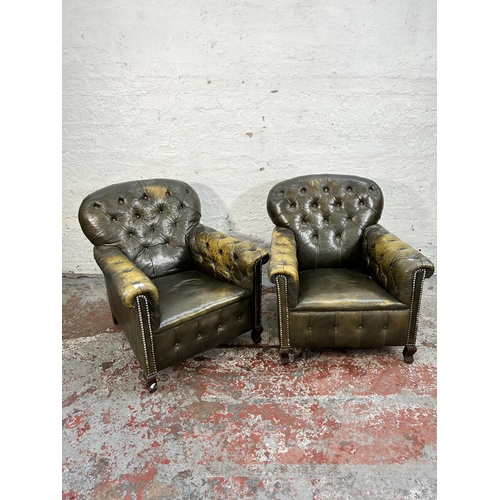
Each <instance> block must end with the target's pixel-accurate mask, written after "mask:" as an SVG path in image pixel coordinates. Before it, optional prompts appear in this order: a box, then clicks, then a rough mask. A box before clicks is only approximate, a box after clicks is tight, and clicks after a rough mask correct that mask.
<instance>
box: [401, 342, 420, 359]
mask: <svg viewBox="0 0 500 500" xmlns="http://www.w3.org/2000/svg"><path fill="white" fill-rule="evenodd" d="M416 352H417V348H416V347H415V346H414V345H405V347H404V349H403V357H404V360H405V361H406V363H413V355H414V354H415V353H416Z"/></svg>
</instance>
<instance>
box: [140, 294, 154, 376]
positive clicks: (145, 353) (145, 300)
mask: <svg viewBox="0 0 500 500" xmlns="http://www.w3.org/2000/svg"><path fill="white" fill-rule="evenodd" d="M141 298H143V299H144V304H145V308H146V316H147V319H148V329H149V336H150V341H151V353H152V356H153V368H154V371H153V372H152V373H151V371H150V368H149V361H148V349H147V345H146V332H145V331H144V322H143V320H142V314H141V308H140V299H141ZM137 312H138V314H139V322H140V324H141V336H142V347H143V349H144V358H145V360H146V370H147V372H148V373H147V376H148V377H152V376H153V375H156V373H157V370H156V359H155V352H154V348H153V345H154V344H153V331H152V330H151V316H150V315H149V307H148V301H147V299H146V297H145V296H144V295H138V296H137Z"/></svg>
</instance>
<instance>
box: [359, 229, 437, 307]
mask: <svg viewBox="0 0 500 500" xmlns="http://www.w3.org/2000/svg"><path fill="white" fill-rule="evenodd" d="M362 252H363V259H364V260H365V264H366V270H367V272H368V274H369V275H370V276H371V277H372V278H373V279H374V280H376V281H377V283H378V284H379V285H381V286H382V287H384V288H385V289H386V290H387V291H388V292H389V293H390V294H391V295H393V296H394V297H396V298H397V299H398V300H400V301H401V302H403V303H404V304H408V305H410V303H411V300H412V290H413V280H414V277H415V273H416V272H417V271H422V272H423V278H424V279H425V278H430V277H431V276H432V275H433V274H434V264H433V263H432V262H431V261H430V260H429V259H428V258H427V257H425V256H424V255H422V254H421V253H420V252H419V251H418V250H415V249H414V248H413V247H411V246H410V245H409V244H408V243H405V242H404V241H402V240H400V239H399V238H398V237H396V236H394V235H393V234H391V233H390V232H389V231H388V230H387V229H385V228H384V227H382V226H381V225H380V224H375V225H373V226H369V227H367V228H366V229H365V231H364V233H363V251H362Z"/></svg>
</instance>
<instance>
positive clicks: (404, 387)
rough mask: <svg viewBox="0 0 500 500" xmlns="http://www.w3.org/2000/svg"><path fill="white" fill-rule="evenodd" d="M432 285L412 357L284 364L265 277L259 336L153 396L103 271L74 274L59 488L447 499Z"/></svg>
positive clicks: (135, 493)
mask: <svg viewBox="0 0 500 500" xmlns="http://www.w3.org/2000/svg"><path fill="white" fill-rule="evenodd" d="M264 272H266V271H265V270H264ZM425 285H426V286H425V289H424V294H423V304H422V308H421V317H420V323H419V335H418V339H417V347H418V351H417V353H416V355H415V362H414V363H413V364H412V365H408V364H406V363H404V362H403V357H402V348H400V347H388V348H383V349H377V350H374V349H357V350H356V349H352V350H351V349H337V350H304V351H298V350H297V351H295V355H296V356H295V358H294V360H293V361H292V363H291V364H290V365H288V366H282V365H281V364H280V363H279V362H278V354H277V349H276V346H277V343H278V337H277V325H276V300H275V295H274V289H273V287H272V286H271V284H270V283H269V281H267V279H266V278H264V286H263V309H264V311H263V324H264V333H263V342H262V344H261V345H260V346H258V347H255V346H254V344H253V343H252V341H251V339H250V335H249V334H245V335H243V336H241V337H239V338H238V339H236V340H235V341H234V344H233V345H231V346H222V347H219V348H216V349H211V350H210V351H207V352H205V353H203V354H201V355H198V356H195V357H193V358H191V359H189V360H187V361H185V362H183V363H180V364H179V365H177V366H174V367H170V368H167V369H166V370H163V371H162V372H160V374H159V376H158V383H159V389H158V391H157V392H156V393H154V394H149V393H148V392H147V391H146V390H145V387H144V384H143V382H142V381H141V380H139V373H140V368H139V365H138V363H137V362H136V361H135V359H134V355H133V353H132V350H131V349H130V347H129V346H128V344H127V342H126V340H125V337H124V335H123V333H122V331H121V330H120V327H119V326H115V325H113V322H112V320H111V314H110V312H109V308H108V304H107V299H106V292H105V287H104V281H103V278H102V276H100V275H95V276H82V275H65V276H63V278H62V297H63V328H62V330H63V348H62V353H63V361H62V394H63V402H62V418H63V422H62V493H63V494H62V498H63V499H87V498H89V499H90V498H97V499H103V500H104V499H106V500H112V499H125V500H132V499H137V500H149V499H201V498H208V499H234V500H240V499H244V498H253V499H292V498H293V499H300V500H307V499H314V500H322V499H342V500H349V499H364V498H369V499H380V500H391V499H398V500H400V499H435V498H437V456H436V453H437V447H436V428H437V425H436V411H437V400H436V396H437V394H436V393H437V388H436V385H437V384H436V378H437V377H436V375H437V374H436V351H437V349H436V343H437V340H436V330H437V326H436V316H437V312H436V302H437V300H436V298H437V279H436V277H435V276H434V277H432V278H430V279H429V280H428V281H426V283H425Z"/></svg>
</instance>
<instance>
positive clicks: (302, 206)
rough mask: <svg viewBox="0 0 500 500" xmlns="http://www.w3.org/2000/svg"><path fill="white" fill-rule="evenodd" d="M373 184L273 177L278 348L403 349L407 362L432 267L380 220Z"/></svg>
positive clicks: (284, 354)
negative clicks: (382, 224) (275, 182)
mask: <svg viewBox="0 0 500 500" xmlns="http://www.w3.org/2000/svg"><path fill="white" fill-rule="evenodd" d="M383 207H384V198H383V194H382V190H381V189H380V187H379V186H378V185H377V184H376V183H375V182H374V181H372V180H370V179H365V178H362V177H357V176H352V175H351V176H349V175H331V174H324V175H323V174H322V175H307V176H302V177H295V178H293V179H288V180H284V181H282V182H280V183H278V184H276V185H275V186H274V187H273V188H272V189H271V190H270V192H269V194H268V198H267V211H268V214H269V217H270V218H271V220H272V221H273V223H274V224H275V228H274V230H273V234H272V240H271V249H270V258H269V265H268V275H269V279H270V281H271V282H272V283H274V284H276V293H277V301H278V329H279V344H280V355H281V361H282V362H283V363H288V362H289V361H290V349H291V348H294V347H297V348H334V347H346V348H358V347H381V346H404V349H403V357H404V360H405V361H406V362H407V363H412V362H413V355H414V354H415V352H416V350H417V348H416V335H417V327H418V316H419V307H420V301H421V295H422V291H423V283H424V280H425V278H429V277H430V276H432V274H433V272H434V266H433V264H432V262H431V261H430V260H429V259H428V258H426V257H424V255H422V254H421V253H420V252H419V251H417V250H415V249H414V248H412V247H411V246H410V245H408V244H407V243H405V242H403V241H401V240H400V239H399V238H397V237H396V236H394V235H393V234H391V233H390V232H389V231H387V230H386V229H384V228H383V227H382V226H381V225H379V224H378V221H379V219H380V217H381V215H382V210H383Z"/></svg>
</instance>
